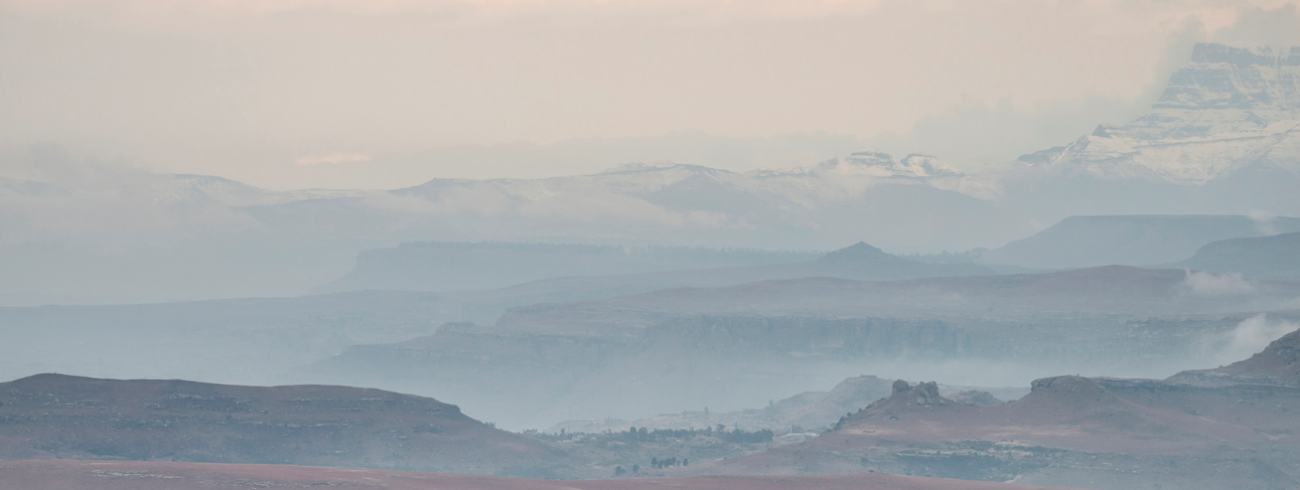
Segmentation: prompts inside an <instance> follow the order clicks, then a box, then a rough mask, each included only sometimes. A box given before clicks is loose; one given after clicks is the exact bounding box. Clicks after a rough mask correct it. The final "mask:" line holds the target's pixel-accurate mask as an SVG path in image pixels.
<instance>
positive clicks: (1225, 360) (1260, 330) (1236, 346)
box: [1216, 313, 1300, 364]
mask: <svg viewBox="0 0 1300 490" xmlns="http://www.w3.org/2000/svg"><path fill="white" fill-rule="evenodd" d="M1296 329H1300V325H1298V324H1295V323H1292V322H1287V321H1277V322H1270V321H1269V320H1268V318H1267V317H1266V316H1265V315H1264V314H1263V313H1260V314H1258V315H1255V316H1252V317H1250V318H1247V319H1245V320H1243V321H1242V322H1241V323H1239V324H1237V327H1236V328H1234V329H1232V331H1230V332H1226V333H1225V334H1223V335H1221V336H1219V337H1218V338H1217V339H1216V340H1217V343H1218V344H1219V353H1218V361H1219V364H1230V363H1234V362H1237V361H1240V360H1243V359H1247V358H1249V357H1250V356H1253V355H1255V354H1256V353H1258V352H1259V351H1262V350H1264V348H1265V347H1268V344H1269V343H1270V342H1272V341H1274V340H1277V339H1279V338H1282V336H1283V335H1286V334H1288V333H1291V332H1294V331H1296Z"/></svg>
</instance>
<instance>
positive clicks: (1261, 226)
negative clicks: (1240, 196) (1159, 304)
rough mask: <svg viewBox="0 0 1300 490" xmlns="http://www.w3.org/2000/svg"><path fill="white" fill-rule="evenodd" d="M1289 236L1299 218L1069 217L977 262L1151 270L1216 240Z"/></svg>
mask: <svg viewBox="0 0 1300 490" xmlns="http://www.w3.org/2000/svg"><path fill="white" fill-rule="evenodd" d="M1292 231H1300V218H1273V219H1271V220H1268V221H1257V220H1253V219H1251V218H1249V217H1246V216H1071V217H1069V218H1066V219H1064V220H1061V221H1060V222H1059V223H1057V224H1055V225H1052V226H1051V227H1049V228H1047V229H1045V230H1043V231H1040V232H1038V233H1035V234H1034V235H1032V236H1029V237H1027V238H1022V239H1020V240H1016V241H1013V242H1011V243H1008V244H1006V245H1003V246H1002V247H999V248H995V249H993V250H989V251H987V252H985V253H984V254H983V255H982V257H981V258H980V259H979V262H980V263H986V264H996V265H1014V266H1019V267H1028V268H1034V269H1066V268H1079V267H1096V266H1103V265H1132V266H1151V265H1156V264H1167V263H1170V262H1177V261H1180V260H1184V259H1186V258H1188V257H1191V256H1192V255H1193V254H1194V253H1197V250H1198V249H1200V248H1201V247H1203V246H1205V245H1206V244H1209V243H1211V242H1216V241H1219V240H1225V239H1230V238H1240V237H1262V236H1266V235H1269V234H1272V233H1277V232H1283V233H1285V232H1292ZM1193 268H1194V269H1198V270H1209V271H1212V272H1233V271H1225V270H1218V269H1204V268H1200V267H1193ZM1277 279H1281V278H1277Z"/></svg>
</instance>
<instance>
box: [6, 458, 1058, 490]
mask: <svg viewBox="0 0 1300 490" xmlns="http://www.w3.org/2000/svg"><path fill="white" fill-rule="evenodd" d="M0 485H2V486H4V487H5V488H22V489H25V490H56V489H57V490H90V489H95V490H118V489H121V490H128V489H129V490H200V489H202V490H209V489H211V490H219V489H241V488H317V487H323V488H330V489H336V490H428V489H438V490H489V489H490V490H524V489H528V490H632V489H654V488H688V489H694V490H742V489H744V490H795V489H814V488H815V489H826V490H841V489H843V490H849V489H852V490H1035V489H1038V490H1049V489H1047V488H1046V487H1039V486H1028V485H1014V484H1006V483H987V482H972V481H961V480H946V479H940V478H921V477H909V476H892V475H880V474H873V473H856V474H846V475H827V476H786V477H752V476H706V477H694V478H657V479H626V480H585V481H560V480H524V479H516V478H501V477H490V476H472V475H459V474H449V473H415V472H406V471H385V470H354V469H338V468H312V467H303V466H284V465H248V464H202V463H164V462H119V461H111V462H109V461H68V460H61V461H15V462H6V463H0Z"/></svg>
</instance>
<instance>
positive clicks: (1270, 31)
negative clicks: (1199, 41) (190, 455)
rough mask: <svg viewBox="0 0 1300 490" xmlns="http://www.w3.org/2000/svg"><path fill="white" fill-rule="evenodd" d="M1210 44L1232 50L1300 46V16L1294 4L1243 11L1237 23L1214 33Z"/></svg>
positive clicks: (1238, 14)
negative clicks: (1225, 46) (1212, 42)
mask: <svg viewBox="0 0 1300 490" xmlns="http://www.w3.org/2000/svg"><path fill="white" fill-rule="evenodd" d="M1210 40H1212V41H1214V42H1218V43H1224V44H1230V45H1234V46H1269V47H1273V48H1284V47H1291V46H1300V13H1298V12H1297V11H1296V5H1295V4H1294V3H1288V4H1286V5H1282V6H1279V7H1276V8H1271V9H1270V8H1261V7H1242V8H1241V9H1240V10H1239V11H1238V12H1237V16H1236V22H1234V23H1233V24H1232V25H1229V26H1225V27H1223V28H1220V29H1217V30H1214V31H1213V33H1212V34H1211V36H1210Z"/></svg>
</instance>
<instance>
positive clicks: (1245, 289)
mask: <svg viewBox="0 0 1300 490" xmlns="http://www.w3.org/2000/svg"><path fill="white" fill-rule="evenodd" d="M1181 286H1182V288H1183V289H1184V290H1185V291H1186V292H1187V293H1189V294H1191V295H1193V296H1229V295H1238V294H1246V293H1249V292H1251V291H1254V290H1255V286H1254V285H1252V284H1250V283H1249V282H1247V281H1246V279H1245V278H1243V277H1241V274H1222V275H1217V274H1212V273H1209V272H1200V271H1190V270H1189V271H1187V279H1184V280H1183V283H1182V285H1181Z"/></svg>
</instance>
